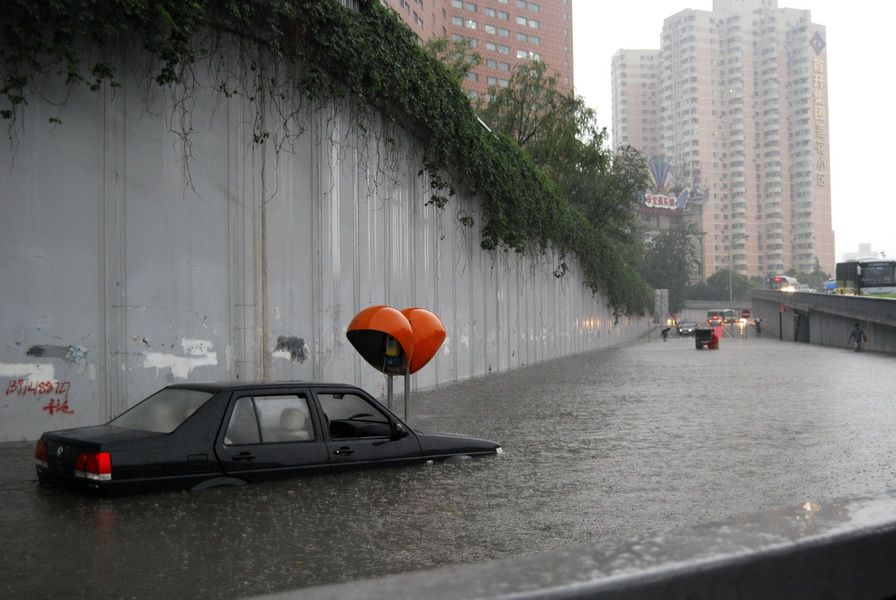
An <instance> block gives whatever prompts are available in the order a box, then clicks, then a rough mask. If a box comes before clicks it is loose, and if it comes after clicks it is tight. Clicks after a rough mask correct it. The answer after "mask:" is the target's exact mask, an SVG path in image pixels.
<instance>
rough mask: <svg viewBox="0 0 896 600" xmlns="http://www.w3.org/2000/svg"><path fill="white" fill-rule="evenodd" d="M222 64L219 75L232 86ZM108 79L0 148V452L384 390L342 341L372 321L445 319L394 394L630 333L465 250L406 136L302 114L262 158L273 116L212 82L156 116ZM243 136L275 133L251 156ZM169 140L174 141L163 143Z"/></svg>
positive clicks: (324, 113)
mask: <svg viewBox="0 0 896 600" xmlns="http://www.w3.org/2000/svg"><path fill="white" fill-rule="evenodd" d="M138 58H139V57H138ZM241 65H242V63H240V62H239V61H238V60H234V61H233V64H228V65H226V67H227V68H226V70H225V71H224V72H232V73H234V75H233V76H234V78H236V79H239V78H241V77H243V76H244V75H245V73H241V72H240V68H241ZM119 68H120V72H121V73H123V74H124V77H123V78H122V82H121V83H122V87H121V88H120V89H117V90H115V91H114V92H113V91H112V90H110V89H104V90H101V91H100V92H99V93H92V92H89V91H87V90H83V89H81V90H77V91H76V92H75V93H74V94H73V95H72V96H71V97H70V98H68V100H67V102H66V103H65V105H64V107H63V108H60V107H59V106H57V105H55V104H54V102H56V101H57V100H61V99H62V98H64V97H65V90H64V89H63V87H62V86H61V85H60V83H59V81H53V80H51V81H46V82H43V83H42V84H41V86H40V87H41V94H42V97H41V98H39V97H37V96H34V97H31V98H29V104H28V106H27V108H26V110H25V111H24V113H23V114H22V115H21V118H20V120H19V121H18V123H17V124H16V125H15V127H14V129H13V131H12V133H13V140H12V141H9V142H7V143H2V144H0V169H2V173H3V176H2V183H3V185H2V186H0V199H2V209H3V215H4V221H5V226H4V233H3V235H2V236H0V279H2V281H3V282H4V284H5V285H4V286H3V289H2V292H0V294H2V295H0V302H2V306H3V312H2V316H0V390H2V395H0V441H8V440H22V439H33V438H35V437H37V436H38V435H39V434H40V433H41V432H42V431H45V430H50V429H60V428H65V427H75V426H81V425H88V424H95V423H99V422H102V421H105V420H107V419H109V418H111V417H113V416H115V415H117V414H119V413H120V412H122V411H123V410H124V409H126V408H127V407H129V406H131V405H132V404H134V403H135V402H136V401H138V400H139V399H141V398H143V397H145V396H146V395H148V394H150V393H152V392H153V391H155V390H157V389H158V388H160V387H162V386H164V385H166V384H169V383H171V382H179V381H197V380H198V381H203V380H222V379H227V380H230V379H240V380H243V379H313V380H331V381H332V380H336V381H346V382H354V383H357V384H360V385H362V386H364V387H365V388H367V389H368V390H370V391H371V392H373V393H374V394H382V393H383V390H384V387H385V382H384V378H383V376H382V375H380V374H379V373H377V372H375V371H374V370H373V369H371V368H370V367H369V366H368V365H367V364H366V363H364V362H363V361H362V360H361V359H359V358H358V356H357V355H356V354H355V352H354V350H353V349H352V347H351V345H350V344H349V343H348V342H347V340H346V338H345V329H346V326H347V325H348V323H349V321H350V320H351V318H352V317H353V315H354V314H356V312H357V311H358V310H360V309H361V308H363V307H366V306H369V305H373V304H388V305H391V306H394V307H396V308H399V309H402V308H406V307H411V306H421V307H425V308H427V309H429V310H432V311H433V312H435V313H436V314H438V315H439V316H440V317H441V319H442V321H443V322H444V325H445V327H446V329H447V332H448V339H447V340H446V342H445V344H444V346H443V348H442V349H441V351H440V352H439V354H438V355H437V357H436V358H435V359H434V360H433V362H432V363H431V364H430V365H428V366H427V367H426V368H424V369H423V370H422V371H420V372H419V373H418V374H417V375H415V376H414V381H413V384H412V385H413V386H414V388H423V387H431V386H435V385H437V384H440V383H444V382H450V381H456V380H460V379H465V378H469V377H475V376H482V375H487V374H489V373H492V372H496V371H504V370H507V369H513V368H516V367H519V366H521V365H525V364H529V363H533V362H538V361H543V360H548V359H552V358H556V357H559V356H564V355H569V354H572V353H577V352H583V351H587V350H592V349H595V348H600V347H605V346H610V345H614V344H619V343H623V342H627V341H630V340H633V339H637V338H638V337H640V336H642V335H643V334H644V333H645V332H646V331H647V329H648V327H649V325H650V324H649V320H648V319H646V318H643V319H642V318H636V319H624V320H622V321H620V322H619V323H618V324H616V323H614V318H613V316H612V313H611V310H610V309H609V308H608V307H607V306H606V304H605V301H604V300H603V299H602V298H599V297H593V296H592V294H591V292H590V291H589V290H587V289H586V288H585V287H584V286H583V285H582V283H581V281H582V278H581V269H580V268H579V265H578V264H577V263H576V261H575V260H568V263H569V264H570V272H569V274H568V275H566V276H565V277H564V278H562V279H558V278H556V277H555V276H554V275H553V271H554V269H555V267H556V266H557V264H558V262H559V258H558V257H557V256H555V255H553V254H552V253H550V252H548V253H547V254H544V255H540V254H539V255H535V256H523V255H519V254H515V253H513V252H509V253H508V252H484V251H482V250H481V248H480V233H479V227H480V225H481V223H482V214H481V211H480V206H479V204H478V202H477V201H476V200H475V199H474V198H471V197H469V196H465V195H464V193H463V192H462V191H461V192H460V193H459V195H458V196H456V197H455V198H453V199H452V200H451V202H450V204H449V205H448V206H447V207H446V208H445V209H444V210H437V209H435V208H433V207H431V206H426V205H425V204H426V201H427V200H428V199H429V196H430V189H429V185H428V182H427V181H426V179H425V177H424V176H421V175H420V174H419V173H420V171H421V160H420V151H419V148H417V146H416V145H415V142H414V140H413V139H412V138H411V137H410V136H408V135H407V134H405V133H403V132H401V131H393V130H388V129H385V128H383V127H382V126H381V125H377V124H376V123H373V124H372V126H371V128H370V129H369V130H368V131H369V132H370V133H368V134H366V135H361V134H360V133H359V131H358V130H357V128H356V126H355V124H356V119H355V113H354V112H353V108H352V107H351V105H350V103H349V102H346V103H345V105H341V106H338V107H334V106H329V107H325V108H322V109H319V110H315V111H311V112H305V113H302V114H303V116H302V117H301V119H299V120H298V130H296V131H294V132H293V133H294V134H296V137H295V138H294V139H293V140H291V141H290V142H288V143H286V144H285V145H284V146H283V147H282V148H281V149H280V151H279V152H278V151H277V149H276V146H278V145H279V144H280V143H281V142H284V140H283V139H282V137H278V136H280V135H281V134H282V131H280V132H278V130H277V128H276V124H275V122H274V116H273V115H275V114H277V111H276V110H275V108H276V107H274V106H270V107H269V108H270V110H266V111H260V109H259V103H258V102H257V101H255V102H251V101H249V100H247V99H246V98H245V97H243V96H232V97H229V98H225V97H222V96H220V95H219V94H217V93H216V92H215V91H214V86H213V85H212V82H210V81H200V82H199V84H200V85H198V86H197V87H196V88H194V89H192V90H190V94H189V96H188V98H187V100H185V101H183V102H182V104H181V105H177V104H172V103H171V98H170V97H167V96H166V95H165V94H163V93H162V92H160V91H159V90H158V89H157V88H156V89H153V88H151V87H150V86H148V85H147V84H146V82H145V81H143V80H142V79H140V78H138V74H140V73H142V67H141V63H140V61H139V60H133V61H131V62H127V63H124V62H122V63H121V64H120V65H119ZM180 106H187V107H188V108H189V109H190V110H189V113H184V112H182V111H181V108H180ZM51 117H54V118H55V117H58V118H61V119H62V124H61V125H60V124H53V123H51V122H50V121H49V119H50V118H51ZM265 119H269V120H270V122H265ZM259 122H260V124H261V126H262V129H270V130H271V131H272V132H273V135H272V137H271V138H270V139H268V140H266V141H265V142H264V143H261V144H257V143H253V135H254V134H255V133H256V129H255V127H254V126H255V124H256V123H259ZM186 129H189V130H190V131H191V133H190V135H189V138H188V141H189V145H187V146H185V145H184V144H183V143H182V140H181V139H180V138H179V136H178V135H176V134H175V133H172V130H174V131H184V130H186ZM186 155H189V159H188V160H185V156H186ZM459 184H460V186H459V187H460V188H461V189H462V187H463V186H462V184H463V182H459ZM468 218H472V219H473V226H472V227H469V226H467V225H465V224H463V223H462V222H461V219H463V220H464V221H467V219H468Z"/></svg>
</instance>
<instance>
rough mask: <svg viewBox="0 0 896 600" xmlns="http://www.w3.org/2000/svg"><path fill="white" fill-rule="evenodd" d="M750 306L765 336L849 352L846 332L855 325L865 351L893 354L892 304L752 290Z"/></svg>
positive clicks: (895, 316) (895, 313)
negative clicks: (864, 341)
mask: <svg viewBox="0 0 896 600" xmlns="http://www.w3.org/2000/svg"><path fill="white" fill-rule="evenodd" d="M752 304H753V316H754V318H756V317H758V318H761V319H762V330H763V332H765V333H766V335H770V336H773V337H777V338H778V339H781V340H786V341H798V342H806V343H810V344H819V345H822V346H833V347H841V348H849V347H850V344H849V334H850V331H851V330H852V328H853V325H854V324H855V323H859V326H860V327H861V328H862V330H863V331H864V332H865V335H866V336H867V337H868V342H867V344H866V345H865V349H866V350H868V351H871V352H887V353H893V354H896V300H893V299H887V298H869V297H864V296H836V295H831V294H812V293H799V292H798V293H784V292H776V291H772V290H753V292H752Z"/></svg>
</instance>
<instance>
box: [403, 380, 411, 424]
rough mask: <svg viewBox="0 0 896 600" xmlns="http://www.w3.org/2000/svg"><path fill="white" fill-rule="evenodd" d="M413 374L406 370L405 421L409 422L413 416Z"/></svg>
mask: <svg viewBox="0 0 896 600" xmlns="http://www.w3.org/2000/svg"><path fill="white" fill-rule="evenodd" d="M410 407H411V374H410V373H408V372H407V371H405V372H404V422H405V423H409V420H408V419H410V416H411V408H410Z"/></svg>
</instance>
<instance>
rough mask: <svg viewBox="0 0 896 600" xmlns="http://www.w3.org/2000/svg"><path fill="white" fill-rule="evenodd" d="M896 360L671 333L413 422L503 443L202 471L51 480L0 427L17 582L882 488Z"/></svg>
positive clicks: (627, 525)
mask: <svg viewBox="0 0 896 600" xmlns="http://www.w3.org/2000/svg"><path fill="white" fill-rule="evenodd" d="M894 375H896V358H894V357H892V356H884V355H875V354H869V353H865V354H856V353H853V352H850V351H848V350H846V349H842V350H841V349H832V348H823V347H817V346H808V345H803V344H794V343H782V342H778V341H777V340H771V339H768V338H759V339H756V338H746V339H744V338H738V339H728V338H726V339H725V340H723V342H722V347H721V349H720V350H718V351H708V350H704V351H700V352H698V351H696V350H695V349H694V344H693V340H692V339H691V338H680V339H679V338H677V337H675V336H672V337H670V338H669V340H668V342H661V341H652V342H650V343H647V342H640V343H637V344H633V345H630V346H627V347H623V348H617V349H610V350H604V351H600V352H595V353H589V354H583V355H578V356H575V357H571V358H566V359H562V360H558V361H554V362H551V363H546V364H542V365H537V366H534V367H528V368H525V369H521V370H518V371H514V372H511V373H506V374H500V375H493V376H490V377H487V378H483V379H478V380H473V381H468V382H465V383H461V384H457V385H452V386H448V387H443V388H440V389H438V390H435V391H430V392H426V393H419V394H416V395H415V396H414V400H413V402H414V405H413V407H414V410H413V417H412V419H411V424H412V425H413V426H414V427H415V428H417V429H420V430H424V431H457V432H461V433H467V434H471V435H477V436H481V437H486V438H490V439H495V440H498V441H500V442H501V443H502V444H503V445H504V447H505V449H506V454H505V455H503V456H501V457H497V458H486V459H477V460H472V461H465V462H460V463H455V464H436V465H421V466H415V467H409V468H399V469H383V470H372V471H365V472H360V473H346V474H339V475H330V476H315V477H309V478H304V479H297V480H292V481H284V482H273V483H264V484H256V485H250V486H245V487H242V488H226V489H214V490H208V491H205V492H197V493H185V492H182V493H167V494H154V495H143V496H132V497H124V498H116V499H99V498H92V497H84V496H80V495H75V494H71V493H66V492H60V491H57V490H53V489H47V488H39V487H38V486H36V485H35V482H34V480H35V477H34V469H33V460H32V445H31V444H2V445H0V458H2V460H3V464H4V465H5V467H6V468H5V469H4V471H3V476H2V480H0V505H2V507H3V510H2V512H0V532H2V536H3V543H2V545H0V572H2V573H3V577H2V578H0V597H2V598H49V597H57V596H58V597H66V598H91V599H101V598H171V597H178V598H179V597H190V598H197V599H199V598H239V597H244V596H251V595H256V594H262V593H268V592H274V591H281V590H285V589H292V588H300V587H306V586H311V585H316V584H321V583H332V582H338V581H349V580H353V579H358V578H362V577H372V576H377V575H382V574H391V573H401V572H408V571H415V570H420V569H426V568H430V567H435V566H443V565H449V564H458V563H469V562H478V561H483V560H488V559H493V558H504V557H509V556H514V555H518V554H522V553H528V552H538V551H545V550H551V549H556V548H560V547H563V546H565V545H568V544H574V543H582V542H590V541H595V540H603V541H613V540H618V541H620V542H621V541H624V540H625V539H627V538H629V537H631V536H633V535H637V534H643V533H649V532H660V531H665V530H668V529H673V528H678V527H682V526H688V525H694V524H697V523H702V522H709V521H719V520H723V519H725V518H727V517H729V516H732V515H740V514H744V513H749V512H755V511H758V510H765V509H768V508H771V507H775V506H783V505H794V504H799V503H802V502H806V501H813V502H819V501H823V500H825V499H831V498H839V497H845V496H861V495H868V494H876V493H879V492H882V491H884V490H888V489H894V488H896V441H894V440H896V435H894V430H896V395H894V393H893V376H894ZM398 387H399V388H400V386H398Z"/></svg>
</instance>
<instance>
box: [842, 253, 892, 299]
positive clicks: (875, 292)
mask: <svg viewBox="0 0 896 600" xmlns="http://www.w3.org/2000/svg"><path fill="white" fill-rule="evenodd" d="M836 274H837V293H838V294H847V295H851V296H889V297H896V260H893V259H889V260H886V259H878V258H860V259H858V260H848V261H846V262H839V263H837V273H836Z"/></svg>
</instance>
